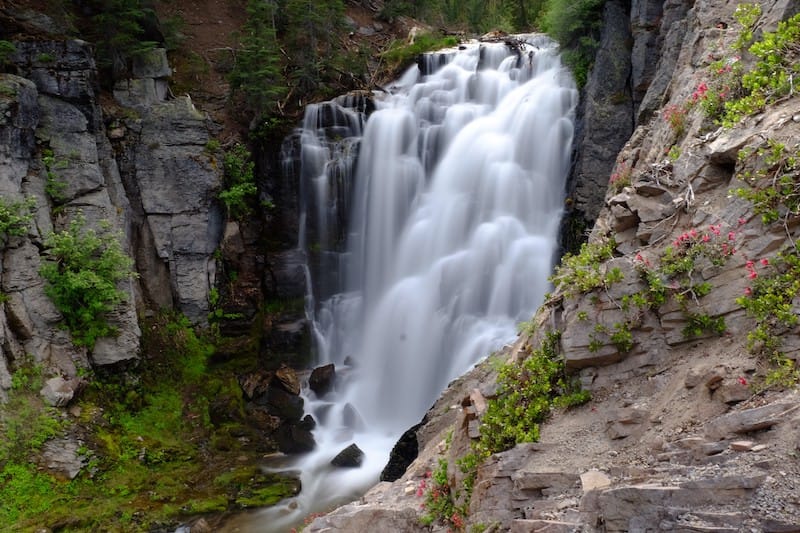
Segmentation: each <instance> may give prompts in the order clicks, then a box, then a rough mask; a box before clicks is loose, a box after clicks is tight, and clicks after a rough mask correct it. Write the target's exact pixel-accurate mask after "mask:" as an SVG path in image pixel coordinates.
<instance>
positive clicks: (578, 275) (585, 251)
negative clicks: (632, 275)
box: [550, 237, 622, 297]
mask: <svg viewBox="0 0 800 533" xmlns="http://www.w3.org/2000/svg"><path fill="white" fill-rule="evenodd" d="M616 246H617V244H616V242H615V241H614V238H613V237H612V238H610V239H606V240H603V241H597V242H592V243H583V244H582V245H581V250H580V252H579V253H578V254H577V255H573V254H565V255H564V256H563V257H562V258H561V264H560V265H559V266H558V267H557V268H556V271H555V273H554V274H553V275H552V276H550V282H551V283H552V284H553V285H555V286H556V288H557V289H560V290H561V291H562V292H563V294H564V296H566V297H570V296H575V295H577V294H580V293H586V292H590V291H592V290H594V289H596V288H598V287H603V286H608V285H610V284H611V283H613V282H615V281H620V280H621V275H622V273H621V272H620V271H619V269H611V270H609V269H607V268H606V267H605V264H604V263H605V261H607V260H608V259H611V258H612V257H613V256H614V248H616Z"/></svg>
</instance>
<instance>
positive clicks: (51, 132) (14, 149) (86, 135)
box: [0, 40, 223, 404]
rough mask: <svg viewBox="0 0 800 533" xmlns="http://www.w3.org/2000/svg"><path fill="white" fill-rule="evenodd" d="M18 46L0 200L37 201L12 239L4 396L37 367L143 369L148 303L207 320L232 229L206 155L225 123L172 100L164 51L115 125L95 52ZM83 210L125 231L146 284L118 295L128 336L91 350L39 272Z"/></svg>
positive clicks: (8, 97)
mask: <svg viewBox="0 0 800 533" xmlns="http://www.w3.org/2000/svg"><path fill="white" fill-rule="evenodd" d="M15 47H16V51H15V52H14V53H13V54H12V55H11V57H10V59H9V61H10V62H11V64H12V65H13V69H14V70H15V71H16V72H17V74H18V75H12V74H0V89H2V90H0V109H2V113H0V169H2V171H1V172H0V194H2V197H3V199H4V201H7V202H11V201H21V200H23V199H24V198H32V199H33V200H35V210H34V213H33V217H32V222H31V224H30V227H29V228H28V234H27V235H26V236H22V237H13V238H10V239H4V247H3V250H2V252H0V253H1V254H2V267H3V268H2V276H1V277H0V289H1V290H2V292H3V294H4V295H6V298H7V301H6V302H5V305H4V306H3V309H2V310H1V311H0V326H2V327H0V336H2V346H3V357H2V358H0V359H2V364H0V389H2V390H3V391H5V389H7V388H8V387H9V385H10V382H9V379H8V377H7V376H9V375H10V371H11V370H12V369H14V368H16V367H17V366H19V365H20V364H22V361H23V360H25V359H26V358H27V357H32V358H33V361H34V362H36V363H42V364H43V365H44V367H45V368H46V369H48V373H51V374H58V375H61V376H63V377H64V378H65V379H67V380H69V379H70V378H72V377H74V376H76V375H77V372H78V369H79V368H84V367H88V366H89V365H110V364H115V363H119V362H122V361H128V360H133V359H136V358H137V357H138V356H139V354H138V351H139V337H140V331H139V326H138V318H137V310H141V311H143V310H144V308H145V307H150V308H155V309H158V308H173V307H175V308H178V309H179V310H181V311H182V312H184V313H185V314H186V315H187V316H188V317H189V318H190V319H191V320H193V321H194V322H197V323H204V322H205V320H206V318H207V314H208V300H209V290H210V287H211V286H213V284H214V282H215V275H216V274H215V261H214V260H213V259H212V257H211V256H212V254H213V252H214V251H215V250H216V249H217V247H218V244H219V242H220V239H221V236H222V220H223V214H222V212H221V210H220V209H219V207H218V206H217V203H216V200H215V197H216V192H217V190H218V188H219V187H220V183H221V170H220V165H219V164H218V161H217V159H218V158H219V154H216V153H211V152H209V151H208V150H206V145H207V143H208V140H209V139H210V135H211V132H212V131H213V128H214V126H213V125H212V124H211V123H210V121H208V120H207V118H206V117H205V116H204V115H202V114H201V113H199V112H198V111H197V110H196V109H195V108H194V107H193V106H192V104H191V101H190V100H189V98H188V97H181V98H174V99H172V98H169V95H168V92H167V90H166V81H165V76H167V75H169V72H170V70H169V67H168V65H167V64H166V56H165V55H164V51H163V50H156V51H154V52H153V53H152V54H150V55H145V56H142V57H141V58H140V59H138V60H137V61H136V64H135V65H134V68H133V72H134V74H135V75H136V76H137V77H136V78H134V79H132V80H129V81H127V82H125V83H123V84H121V85H120V86H119V87H118V88H117V91H116V92H115V94H116V96H117V98H118V100H119V102H120V103H119V104H117V105H116V106H115V105H111V106H110V107H109V109H110V110H111V112H112V113H113V114H115V115H116V114H119V117H118V118H116V119H114V118H111V119H109V118H108V116H107V115H106V114H104V111H103V109H101V107H100V104H99V93H98V89H97V69H96V67H95V64H94V59H93V51H92V48H91V47H90V45H89V44H88V43H85V42H83V41H78V40H37V41H33V40H31V41H21V42H16V43H15ZM122 106H124V107H122ZM78 213H82V214H83V216H84V217H85V218H86V223H87V227H88V228H93V229H99V228H101V227H105V226H106V225H108V226H110V229H111V231H118V232H120V233H121V235H122V239H123V243H122V244H123V248H124V249H125V250H126V251H127V252H128V253H129V254H130V255H132V256H134V257H135V259H136V267H137V271H138V274H139V276H138V278H137V279H136V280H129V281H128V282H127V283H123V284H122V286H120V288H121V289H122V290H123V291H124V292H125V294H126V297H125V298H124V301H123V302H122V303H121V304H120V305H118V306H117V307H116V308H115V310H114V311H113V312H112V313H109V314H108V316H107V318H108V319H109V322H110V323H111V324H112V325H113V326H114V328H115V329H116V331H117V334H116V335H114V336H110V337H105V338H101V339H99V340H98V341H97V342H96V344H95V345H94V346H93V348H92V349H91V350H89V351H87V350H86V348H82V347H76V346H75V345H74V344H73V343H72V341H71V339H70V337H69V334H68V333H67V332H66V331H65V330H63V329H62V328H61V327H60V323H61V321H62V318H61V315H60V313H59V312H58V311H57V310H56V309H55V307H54V306H53V304H52V303H51V301H50V300H49V299H48V298H47V297H46V296H45V294H44V288H45V282H44V280H43V279H42V278H41V277H40V276H39V274H38V272H39V270H40V267H41V265H42V261H43V260H44V259H45V256H44V255H43V254H45V253H46V251H45V249H44V240H45V237H46V236H47V235H48V233H50V232H51V231H60V230H61V229H63V228H65V227H66V225H67V224H68V222H69V221H70V220H72V219H73V218H74V217H75V216H77V215H78ZM47 390H48V393H47V395H46V397H47V398H49V400H48V401H50V402H51V403H53V402H55V403H56V404H59V403H61V402H63V401H68V399H66V397H65V396H64V397H63V398H62V396H61V392H59V391H60V390H61V389H60V388H58V387H55V388H53V387H51V389H47ZM4 394H5V393H4V392H2V394H0V397H2V395H4Z"/></svg>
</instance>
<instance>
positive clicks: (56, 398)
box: [39, 376, 81, 407]
mask: <svg viewBox="0 0 800 533" xmlns="http://www.w3.org/2000/svg"><path fill="white" fill-rule="evenodd" d="M80 386H81V381H80V380H79V379H70V380H66V379H64V378H62V377H61V376H56V377H53V378H50V379H48V380H47V381H45V383H44V387H42V390H41V391H39V394H41V395H42V398H43V399H44V401H45V403H46V404H48V405H51V406H53V407H64V406H65V405H67V404H68V403H69V402H70V401H71V400H72V398H73V397H74V396H75V393H76V392H77V391H78V390H79V388H80Z"/></svg>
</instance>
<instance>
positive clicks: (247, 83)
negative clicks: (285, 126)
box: [230, 0, 286, 113]
mask: <svg viewBox="0 0 800 533" xmlns="http://www.w3.org/2000/svg"><path fill="white" fill-rule="evenodd" d="M276 10H277V5H276V3H275V2H271V1H269V0H250V1H249V2H248V3H247V22H246V23H245V26H244V31H243V34H242V35H241V37H240V47H239V50H237V52H236V64H235V65H234V68H233V71H232V72H231V74H230V82H231V88H232V89H233V91H234V92H236V91H240V92H241V93H242V94H243V95H244V97H245V100H246V102H247V104H248V106H250V107H251V108H253V109H258V110H260V111H261V112H262V113H269V112H272V111H274V110H275V109H276V107H277V106H278V103H279V102H280V100H281V99H282V98H283V97H284V96H286V81H285V80H284V79H283V71H282V67H281V61H280V46H279V44H278V36H277V32H276V28H275V19H276Z"/></svg>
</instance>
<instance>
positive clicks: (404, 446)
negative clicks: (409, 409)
mask: <svg viewBox="0 0 800 533" xmlns="http://www.w3.org/2000/svg"><path fill="white" fill-rule="evenodd" d="M421 425H422V423H421V422H420V423H419V424H417V425H415V426H414V427H412V428H410V429H407V430H406V431H405V433H403V435H401V436H400V439H399V440H398V441H397V443H396V444H395V445H394V447H393V448H392V451H391V453H390V454H389V462H388V463H386V466H385V467H384V468H383V471H382V472H381V478H380V479H381V481H396V480H398V479H400V478H401V477H402V476H403V474H405V472H406V469H407V468H408V466H409V465H410V464H411V463H412V462H413V461H414V459H416V458H417V456H418V455H419V441H418V440H417V429H419V427H420V426H421Z"/></svg>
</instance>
